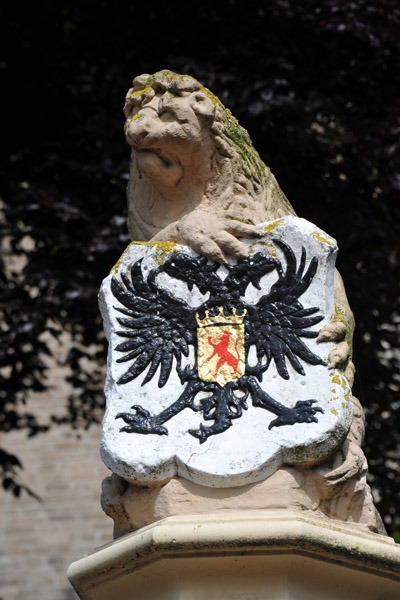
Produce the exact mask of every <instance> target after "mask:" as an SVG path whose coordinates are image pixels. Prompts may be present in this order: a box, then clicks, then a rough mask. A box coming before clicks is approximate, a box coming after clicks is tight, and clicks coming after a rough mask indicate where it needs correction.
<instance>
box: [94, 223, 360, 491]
mask: <svg viewBox="0 0 400 600" xmlns="http://www.w3.org/2000/svg"><path fill="white" fill-rule="evenodd" d="M259 230H260V232H261V234H262V237H260V238H258V239H253V240H248V241H245V243H246V246H247V247H248V248H249V252H250V257H249V258H248V259H242V260H239V262H237V261H235V260H231V263H230V266H222V265H218V264H212V263H207V261H206V260H205V259H200V262H199V259H198V257H197V255H196V253H195V252H193V250H191V249H189V248H187V247H182V246H180V247H179V246H177V245H174V244H159V243H156V242H155V243H150V244H137V243H134V244H131V245H130V246H129V247H128V249H127V251H126V252H125V253H124V255H123V256H122V257H121V259H120V261H119V263H118V264H117V265H116V267H115V268H114V270H113V272H112V274H111V275H110V276H109V277H108V278H107V279H105V281H104V282H103V286H102V290H101V295H100V305H101V309H102V313H103V318H104V323H105V329H106V333H107V337H108V339H109V343H110V347H109V359H108V376H107V383H106V395H107V411H106V415H105V418H104V423H103V437H102V457H103V460H104V462H105V463H106V465H107V466H108V467H109V468H110V469H111V470H112V471H113V472H114V473H116V474H118V475H120V476H121V477H123V478H125V479H128V480H131V481H140V482H156V481H161V480H164V479H167V478H169V477H172V476H174V475H176V474H177V475H179V476H180V477H183V478H187V479H189V480H191V481H193V482H195V483H197V484H200V485H205V486H216V487H231V486H240V485H245V484H248V483H253V482H257V481H260V480H262V479H264V478H266V477H268V476H270V475H271V474H272V473H274V472H275V471H276V470H277V469H278V468H279V467H280V466H281V465H282V464H283V463H286V464H308V465H311V464H314V463H315V462H321V461H322V460H326V459H328V458H329V456H330V455H331V454H332V453H333V452H334V451H335V449H336V448H337V447H338V446H339V445H340V444H341V443H342V442H343V440H344V438H345V437H346V434H347V432H348V430H349V427H350V424H351V419H352V406H353V403H352V402H351V392H350V388H349V385H348V382H347V380H346V378H345V377H344V375H343V371H342V370H341V369H328V366H327V364H328V356H329V353H330V352H331V350H332V349H333V347H334V344H333V343H332V342H328V341H327V342H324V343H318V342H317V340H316V339H315V337H316V335H317V332H318V330H320V329H321V328H322V327H323V326H324V325H327V324H329V323H331V322H333V321H334V320H335V318H336V317H337V316H338V315H335V305H334V298H333V281H334V262H335V255H336V251H337V247H336V244H335V242H334V240H333V239H332V238H330V237H329V236H327V235H326V234H325V233H324V232H322V231H320V230H319V229H317V228H316V227H315V226H314V225H312V224H311V223H308V222H307V221H304V220H303V219H298V218H297V217H286V218H283V219H280V220H277V221H274V222H271V223H267V224H263V225H261V226H259ZM282 242H284V244H282ZM302 248H304V249H305V256H304V257H303V259H302ZM196 261H197V262H196ZM303 263H304V264H303ZM133 265H136V266H135V267H134V278H133V284H132V281H131V280H130V271H131V268H132V266H133ZM234 265H237V266H236V267H234ZM235 269H236V270H235ZM155 270H158V271H157V272H156V271H155ZM239 270H240V271H241V272H240V276H239V275H238V271H239ZM206 271H207V273H206ZM216 275H217V277H218V278H219V279H217V280H216V279H215V277H216ZM113 278H114V283H113V284H112V283H111V282H112V280H113ZM210 281H214V284H215V281H219V282H220V283H219V287H218V286H217V288H218V290H219V291H218V292H217V291H216V290H217V288H215V287H214V288H213V286H212V285H211V283H210ZM196 284H197V285H196ZM245 284H248V285H245ZM258 285H260V289H257V286H258ZM134 286H136V287H134ZM157 288H158V289H157ZM199 288H200V289H199ZM166 289H168V290H169V291H170V294H171V298H172V299H173V300H171V299H170V298H169V296H168V294H166V292H165V290H166ZM163 290H164V291H163ZM200 290H201V291H200ZM261 298H263V299H262V300H261ZM174 302H175V304H174ZM157 303H160V304H159V306H158V304H157ZM168 303H170V304H171V306H169V308H168V307H167V308H165V306H166V305H168ZM220 306H223V307H224V310H223V311H222V310H220V308H219V307H220ZM313 308H314V309H315V310H308V309H313ZM121 310H122V312H124V314H122V312H121ZM206 310H207V311H208V313H206ZM163 311H164V312H163ZM157 313H158V314H157ZM168 318H169V319H173V320H174V327H175V329H174V328H172V329H171V330H168V332H167V329H168V326H167V325H166V320H168ZM229 318H230V319H231V321H230V323H231V324H230V325H227V324H226V323H228V320H229ZM118 319H120V320H119V321H118ZM213 319H214V321H216V323H215V322H214V323H213V322H212V321H213ZM222 322H223V323H224V324H222ZM148 325H150V326H151V328H150V329H146V327H147V326H148ZM330 326H331V325H330ZM218 327H219V328H220V331H221V333H222V334H221V335H220V336H219V334H218V330H217V328H218ZM296 328H297V329H296ZM196 329H197V331H196ZM240 329H244V330H245V331H246V335H247V337H246V354H247V355H246V359H245V357H244V352H243V353H242V354H241V353H240V351H239V349H240V343H241V342H240V340H239V338H240V337H241V335H240ZM207 330H208V331H207ZM213 330H214V331H213ZM209 331H211V332H212V335H211V336H209ZM311 332H314V333H311ZM138 334H139V338H137V335H138ZM228 334H229V335H228ZM163 336H164V337H163ZM174 336H175V337H174ZM310 336H312V337H310ZM209 337H210V339H208V338H209ZM229 337H231V338H232V339H230V340H229V344H230V345H229V344H224V340H227V339H229ZM137 339H140V340H142V341H141V343H140V344H136V342H135V340H137ZM174 339H175V342H174ZM182 339H185V340H186V341H185V343H184V346H185V347H186V345H187V346H188V350H189V352H188V356H184V354H185V352H186V350H185V352H183V350H182V343H181V340H182ZM236 339H238V342H237V343H236V347H235V343H233V345H232V340H233V342H235V340H236ZM160 340H161V341H160ZM199 340H200V342H201V343H203V344H204V352H203V353H202V356H201V357H200V360H198V356H197V346H198V345H199V344H198V341H199ZM322 341H323V340H322ZM132 342H133V343H132ZM161 342H162V344H163V345H162V346H161ZM239 342H240V343H239ZM207 343H208V348H209V351H208V354H207V356H206V357H205V358H204V355H205V352H206V348H207ZM154 344H155V345H154ZM174 344H175V345H174ZM152 345H153V347H152ZM200 345H201V344H200ZM151 347H152V349H151ZM166 348H167V350H166ZM168 348H169V349H168ZM235 348H236V349H237V350H238V351H236V349H235ZM215 349H216V350H215ZM256 349H258V358H259V359H260V360H259V362H257V355H256V354H257V353H256V352H255V350H256ZM163 352H164V354H163ZM212 354H214V356H213V357H212V361H213V362H212V365H213V369H214V371H212V369H211V371H210V370H209V371H208V372H207V373H208V374H205V371H204V369H203V366H207V362H211V355H212ZM129 356H130V358H129ZM172 357H173V358H172ZM177 358H178V361H180V360H181V359H182V364H181V366H180V376H179V373H178V371H179V369H178V370H177V368H176V366H177ZM121 359H122V360H123V362H118V360H120V361H121ZM124 359H128V360H124ZM209 359H210V360H209ZM218 360H220V366H219V367H218ZM196 362H197V363H198V364H197V365H196ZM267 364H268V366H267ZM135 365H136V366H135ZM228 365H229V368H228ZM184 366H186V371H184ZM198 366H200V368H199V369H198V368H197V367H198ZM153 367H154V368H153ZM169 369H170V371H169ZM240 369H242V370H240ZM244 369H245V371H244ZM150 371H154V372H151V373H150V374H151V375H153V376H152V378H151V379H150V380H149V381H147V380H146V375H148V374H149V372H150ZM213 372H214V374H215V380H214V381H213V382H211V383H210V378H211V379H212V375H213ZM242 373H243V374H242ZM302 373H303V374H302ZM221 374H222V379H218V377H221ZM238 374H239V375H238ZM257 377H259V378H261V379H262V381H259V380H258V378H257ZM147 379H149V377H147ZM224 381H225V384H224ZM207 386H208V387H207ZM188 390H189V391H188ZM246 393H247V394H248V397H247V408H246V404H245V402H244V400H243V396H244V395H245V394H246ZM179 397H180V398H181V401H180V402H181V405H180V406H176V404H174V403H176V401H177V400H178V398H179ZM182 398H183V400H182ZM205 398H208V401H207V400H205ZM132 406H135V408H131V407H132ZM171 406H172V409H170V411H169V414H165V413H164V412H163V411H165V410H166V409H167V408H168V407H171ZM174 406H175V410H174ZM160 413H161V417H160V416H157V415H160ZM163 415H164V416H163ZM121 429H124V431H121ZM199 442H201V443H199Z"/></svg>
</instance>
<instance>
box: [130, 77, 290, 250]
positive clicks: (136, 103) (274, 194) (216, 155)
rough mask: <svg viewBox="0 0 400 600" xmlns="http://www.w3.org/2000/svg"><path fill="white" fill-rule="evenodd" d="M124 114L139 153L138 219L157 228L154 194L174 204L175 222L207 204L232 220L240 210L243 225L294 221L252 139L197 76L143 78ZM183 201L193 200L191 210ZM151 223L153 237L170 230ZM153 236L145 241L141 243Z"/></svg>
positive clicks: (135, 167) (133, 196)
mask: <svg viewBox="0 0 400 600" xmlns="http://www.w3.org/2000/svg"><path fill="white" fill-rule="evenodd" d="M124 113H125V116H126V123H125V134H126V138H127V141H128V143H129V144H130V146H131V147H132V149H133V152H132V165H131V178H130V191H129V194H128V196H129V204H130V205H132V210H133V211H134V212H135V216H134V217H133V218H134V219H136V220H140V219H142V220H144V221H148V220H149V216H150V215H149V214H148V211H149V204H148V202H147V201H146V198H145V197H144V196H147V197H150V196H151V197H152V198H154V187H156V188H157V191H158V193H159V196H160V197H161V196H162V197H163V198H164V199H166V200H168V197H170V198H171V199H173V202H174V204H175V206H176V211H173V210H172V211H171V210H168V214H169V215H170V216H169V217H167V219H170V220H171V219H172V220H173V219H179V218H180V217H182V216H183V215H185V214H187V213H188V212H190V211H191V210H194V209H196V208H198V207H202V206H203V205H205V204H206V205H207V207H208V208H207V210H210V207H211V208H212V203H214V204H215V207H216V209H217V208H218V210H221V209H222V210H224V209H226V210H227V209H229V211H230V213H232V212H233V213H235V210H236V207H238V208H240V214H237V218H238V219H242V220H243V219H244V218H245V217H244V213H245V212H247V216H246V218H245V219H246V220H247V221H250V222H254V223H256V222H260V221H262V220H266V218H274V217H275V216H282V212H283V213H284V214H290V213H292V214H293V213H294V211H293V209H292V208H291V206H290V204H289V203H288V201H287V200H286V198H285V196H284V194H283V193H282V192H281V190H280V188H279V186H278V184H277V182H276V180H275V178H274V176H273V175H272V173H271V171H270V170H269V168H268V167H267V166H266V165H265V164H264V163H263V161H262V160H261V157H260V155H259V154H258V152H257V151H256V149H255V148H254V146H253V144H252V142H251V139H250V136H249V134H248V133H247V131H246V130H245V129H244V128H243V127H241V125H240V124H239V122H238V121H237V119H236V118H235V117H234V116H233V115H232V113H231V112H230V110H229V109H227V108H226V107H225V106H224V105H223V104H222V102H221V101H220V100H219V99H218V98H217V97H216V96H215V95H214V94H213V93H212V92H211V91H210V90H208V89H207V88H206V87H204V86H203V85H202V84H201V83H199V82H198V81H197V80H196V79H194V78H193V77H191V76H190V75H178V74H176V73H173V72H172V71H167V70H163V71H159V72H157V73H155V74H154V75H147V74H145V75H140V76H138V77H136V78H135V79H134V80H133V87H132V88H131V89H130V90H129V91H128V94H127V96H126V101H125V106H124ZM146 180H147V181H146ZM185 183H187V187H186V188H185ZM149 186H150V187H149ZM179 186H180V188H181V190H182V193H181V194H179ZM199 187H200V188H201V187H203V189H202V190H200V189H199ZM145 188H146V191H145ZM150 188H152V189H151V191H150ZM178 197H182V198H183V197H185V198H186V205H184V202H183V205H182V202H180V201H179V200H178ZM278 205H279V206H278ZM139 206H140V208H139ZM274 208H275V209H276V210H274ZM157 210H158V209H157ZM278 211H280V212H278ZM131 212H132V211H131V208H130V213H131ZM155 212H157V211H155ZM158 212H159V213H160V214H161V213H163V214H165V211H163V210H161V211H158ZM267 213H268V214H267ZM272 213H274V214H272ZM253 215H254V218H253ZM234 216H235V215H234ZM155 217H156V215H155ZM163 218H164V217H163ZM235 218H236V216H235ZM130 220H131V222H132V217H131V219H130ZM150 220H152V221H153V226H154V227H153V229H158V230H160V229H161V228H162V226H165V225H168V224H169V223H168V222H167V223H166V222H165V219H164V222H163V223H157V222H155V221H154V219H152V217H151V216H150ZM156 220H157V219H156ZM130 229H131V230H132V229H134V225H132V224H131V226H130ZM142 229H143V227H142ZM131 232H132V231H131ZM132 233H133V232H132ZM150 233H152V232H149V233H148V234H143V233H142V234H141V236H142V237H141V239H143V235H145V237H148V235H150ZM133 235H135V233H133ZM136 235H137V234H136ZM152 237H153V236H152Z"/></svg>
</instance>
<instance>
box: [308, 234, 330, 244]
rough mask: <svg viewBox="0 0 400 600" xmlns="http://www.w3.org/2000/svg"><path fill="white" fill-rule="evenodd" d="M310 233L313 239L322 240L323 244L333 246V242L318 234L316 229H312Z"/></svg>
mask: <svg viewBox="0 0 400 600" xmlns="http://www.w3.org/2000/svg"><path fill="white" fill-rule="evenodd" d="M310 235H311V237H312V238H314V239H315V240H318V241H319V242H322V243H323V244H328V246H333V242H331V241H330V240H327V239H326V238H324V237H323V236H322V235H320V234H319V233H318V231H314V233H311V234H310Z"/></svg>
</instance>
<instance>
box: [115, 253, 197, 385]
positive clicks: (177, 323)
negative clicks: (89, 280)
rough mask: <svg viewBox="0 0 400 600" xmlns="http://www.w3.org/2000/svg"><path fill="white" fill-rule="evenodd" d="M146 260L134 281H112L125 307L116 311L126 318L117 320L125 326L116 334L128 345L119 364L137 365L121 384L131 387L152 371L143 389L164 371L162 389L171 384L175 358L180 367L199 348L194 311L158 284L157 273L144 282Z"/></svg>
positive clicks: (124, 278) (138, 267) (137, 266)
mask: <svg viewBox="0 0 400 600" xmlns="http://www.w3.org/2000/svg"><path fill="white" fill-rule="evenodd" d="M141 262H142V259H140V260H138V261H137V262H135V263H134V265H133V266H132V269H131V272H130V277H128V275H126V274H125V273H121V280H122V282H119V281H118V279H117V278H116V277H113V278H112V280H111V291H112V293H113V295H114V296H115V298H116V299H117V300H118V301H119V303H120V304H121V305H122V306H115V307H114V308H115V310H117V311H118V312H119V313H122V315H124V316H120V317H117V321H118V323H119V324H120V325H122V326H123V329H122V330H119V331H117V332H116V334H117V335H118V336H120V337H122V338H126V341H124V342H122V343H120V344H118V346H116V348H115V350H116V351H117V352H121V353H122V354H123V356H121V358H119V359H118V360H117V362H118V363H122V362H130V361H133V362H132V364H131V365H130V366H129V368H128V370H127V371H126V373H124V375H122V377H120V379H119V380H118V383H119V384H123V383H128V382H129V381H132V380H133V379H135V378H136V377H138V375H140V374H141V373H143V371H144V370H145V369H146V368H147V367H149V368H148V371H147V374H146V377H145V378H144V380H143V383H142V385H144V384H145V383H147V382H148V381H150V380H151V379H152V378H153V377H154V375H155V373H156V371H157V369H158V368H159V369H160V374H159V378H158V386H159V387H163V386H164V385H165V384H166V382H167V381H168V378H169V375H170V372H171V368H172V363H173V358H174V357H175V359H176V361H177V365H178V367H180V364H181V359H182V355H184V356H188V355H189V345H190V344H192V345H194V344H195V339H194V332H195V324H193V322H194V310H193V309H191V308H190V307H189V305H188V304H186V302H184V301H183V300H180V299H178V298H175V297H173V296H172V294H171V293H170V292H169V291H168V290H166V289H163V288H160V287H158V286H157V283H156V282H155V273H156V271H152V272H150V274H149V276H148V277H147V280H145V279H144V277H143V273H142V268H141Z"/></svg>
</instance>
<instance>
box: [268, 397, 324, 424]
mask: <svg viewBox="0 0 400 600" xmlns="http://www.w3.org/2000/svg"><path fill="white" fill-rule="evenodd" d="M314 402H317V400H298V401H297V402H296V406H294V408H288V409H286V410H285V412H284V413H283V414H281V415H279V417H277V418H276V419H274V420H273V421H271V423H270V424H269V426H268V429H272V428H273V427H282V425H295V424H296V423H318V419H317V417H316V416H315V413H317V412H320V413H323V412H324V411H323V409H322V408H320V407H319V406H312V405H313V404H314Z"/></svg>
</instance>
